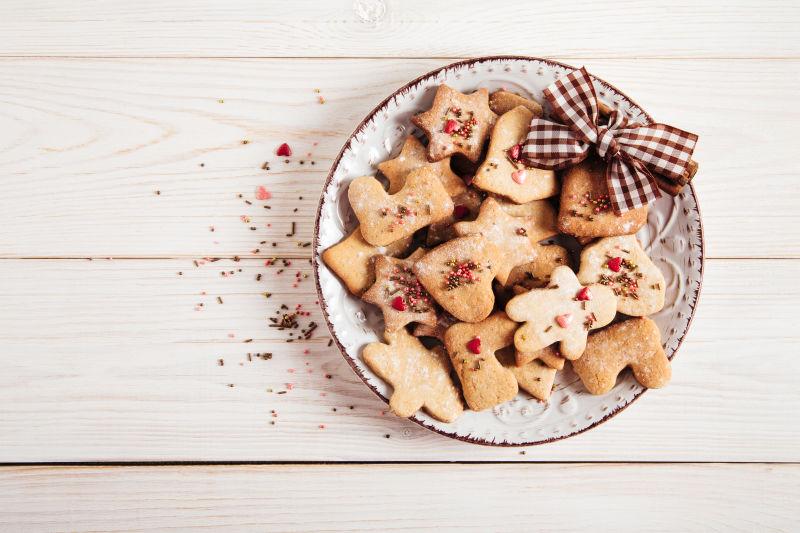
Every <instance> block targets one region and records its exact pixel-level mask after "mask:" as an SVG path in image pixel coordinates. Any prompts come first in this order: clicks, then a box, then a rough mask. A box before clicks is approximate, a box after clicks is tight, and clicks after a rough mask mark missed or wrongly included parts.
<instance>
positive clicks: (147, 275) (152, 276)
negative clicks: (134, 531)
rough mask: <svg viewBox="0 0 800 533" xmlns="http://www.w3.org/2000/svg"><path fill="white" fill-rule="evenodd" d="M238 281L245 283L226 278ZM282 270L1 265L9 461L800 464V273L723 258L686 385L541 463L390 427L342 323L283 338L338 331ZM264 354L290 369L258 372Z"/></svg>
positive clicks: (0, 396)
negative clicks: (290, 325) (279, 311)
mask: <svg viewBox="0 0 800 533" xmlns="http://www.w3.org/2000/svg"><path fill="white" fill-rule="evenodd" d="M223 268H224V269H226V270H227V269H229V268H242V270H243V272H241V273H238V272H237V273H236V274H235V275H234V276H233V277H222V276H220V275H219V273H218V272H219V271H220V270H221V269H223ZM277 269H278V267H271V268H268V269H267V268H265V267H263V266H262V265H261V261H256V260H243V261H241V262H240V263H233V262H232V261H227V260H223V261H220V262H217V263H213V264H211V265H203V266H201V267H199V268H195V267H194V266H193V265H192V263H191V262H190V261H189V260H177V259H176V260H113V261H97V260H95V261H86V260H2V261H0V280H2V287H3V290H2V297H0V302H2V304H1V305H0V346H1V347H2V349H0V369H1V370H0V462H3V461H7V462H9V461H102V460H112V461H113V460H125V461H145V460H219V461H226V460H237V461H238V460H265V461H298V460H303V461H307V460H313V461H316V460H319V461H333V460H349V461H364V460H379V461H385V460H389V461H391V460H403V461H406V460H446V461H450V460H611V461H629V460H647V461H798V460H800V454H798V447H797V442H798V439H799V438H800V421H798V417H796V416H795V410H796V406H797V405H798V400H800V393H799V392H798V389H797V387H796V386H795V383H794V380H793V379H792V378H790V376H794V375H796V374H797V373H798V372H800V360H798V358H797V346H798V343H800V334H799V333H798V330H797V328H792V327H791V326H790V324H791V320H792V317H793V316H795V314H796V309H797V301H798V298H800V289H798V286H797V283H796V280H797V279H798V275H800V261H795V260H783V261H778V260H758V261H755V260H750V261H748V260H709V261H708V263H707V268H706V279H705V282H704V287H703V293H702V295H701V298H700V306H699V309H698V312H697V316H696V318H695V322H694V324H693V325H692V329H691V331H690V333H689V335H688V337H687V339H686V341H685V343H684V345H683V347H682V348H681V352H680V353H679V355H678V357H677V358H676V360H675V363H674V376H673V382H672V383H671V384H670V385H669V386H668V387H667V388H666V389H663V390H659V391H650V392H648V393H647V394H646V395H645V396H644V397H643V398H642V399H641V400H639V401H638V402H637V404H636V405H634V406H632V407H631V408H629V409H628V410H626V411H625V412H624V413H622V414H620V415H619V416H617V417H615V418H614V419H613V420H611V421H609V422H607V423H605V424H603V425H602V426H600V427H598V428H596V429H593V430H592V431H589V432H587V433H585V434H583V435H580V436H578V437H575V438H571V439H567V440H566V441H562V442H559V443H555V444H551V445H547V446H540V447H535V448H530V449H528V450H527V454H526V455H520V450H519V449H516V448H511V449H503V448H486V447H481V446H476V445H470V444H465V443H460V442H456V441H452V440H450V439H447V438H444V437H441V436H439V435H436V434H433V433H431V432H429V431H427V430H425V429H423V428H420V427H419V426H417V425H416V424H413V423H411V422H409V421H407V420H403V419H398V418H396V417H394V416H392V415H390V414H383V411H384V409H385V408H386V406H385V404H383V403H382V402H381V401H380V400H379V399H378V398H376V397H375V396H374V395H373V394H372V393H371V392H370V391H369V390H368V389H367V387H366V386H364V385H363V384H362V383H361V381H360V380H359V379H358V378H357V377H356V376H355V374H354V373H353V372H352V371H351V370H350V367H349V366H348V365H347V364H346V362H345V361H344V359H343V358H342V357H341V355H340V354H339V353H338V352H337V350H336V348H335V347H328V346H327V341H328V337H327V331H326V330H325V328H324V326H322V327H321V328H320V329H319V330H317V331H316V333H315V335H314V338H313V339H312V340H310V341H308V342H302V343H290V344H287V343H286V342H285V339H286V337H285V336H284V335H283V332H278V331H276V330H274V329H271V328H268V327H266V320H265V317H266V316H269V315H271V314H272V313H274V312H275V310H276V308H278V306H279V305H280V304H281V303H284V302H285V303H288V304H290V305H295V304H296V303H301V304H302V305H303V306H304V308H308V309H311V310H312V316H311V317H308V320H315V321H317V322H321V318H320V315H319V312H318V311H317V309H315V308H314V301H315V298H316V296H315V295H314V292H313V285H312V280H311V279H310V278H309V279H306V280H304V281H302V282H301V286H300V287H298V288H297V289H293V288H292V287H291V284H292V281H291V279H292V276H293V275H294V272H295V271H297V270H299V271H300V272H301V276H302V273H308V272H309V266H308V263H307V262H304V261H295V263H293V264H292V265H291V269H287V271H286V272H284V273H283V274H280V275H277V274H276V272H277ZM178 271H182V272H184V275H183V276H178V275H177V272H178ZM257 273H262V275H263V277H262V281H260V282H257V281H256V280H255V275H256V274H257ZM201 291H206V292H207V294H206V295H201V294H200V292H201ZM263 291H270V292H272V293H273V296H272V297H271V298H270V299H266V298H264V296H263V294H262V293H263ZM217 295H220V296H222V298H223V302H224V303H223V304H222V305H220V304H218V303H217V302H216V296H217ZM201 301H202V302H204V303H205V306H204V310H202V311H195V310H194V309H195V305H196V304H197V303H198V302H201ZM229 333H232V334H234V337H232V338H231V337H229V336H228V334H229ZM249 338H252V339H254V340H253V342H252V343H243V341H244V340H246V339H249ZM305 350H308V351H309V352H308V353H307V354H306V353H304V351H305ZM247 352H251V353H252V352H272V353H273V354H274V355H273V358H272V359H271V360H261V359H255V360H253V361H248V360H247V356H246V354H247ZM220 358H222V359H223V360H224V366H219V364H218V359H220ZM290 369H293V371H290ZM326 374H328V375H330V376H331V378H330V379H328V378H326V377H325V376H326ZM287 383H291V384H292V385H293V388H292V389H291V390H288V392H287V393H286V394H278V393H279V392H280V391H285V390H287V385H286V384H287ZM229 384H233V385H234V387H232V388H231V387H229V386H228V385H229ZM270 391H271V392H270ZM350 406H352V407H353V408H352V409H351V408H350ZM334 409H336V411H334ZM272 410H276V411H277V417H273V416H272V412H271V411H272ZM273 421H274V422H276V424H275V425H272V424H271V422H273ZM320 424H324V426H325V427H324V428H320V427H319V426H320ZM385 435H389V436H390V438H388V439H387V438H386V437H385ZM0 492H2V491H0Z"/></svg>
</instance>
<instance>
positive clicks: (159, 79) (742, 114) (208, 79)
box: [0, 4, 800, 257]
mask: <svg viewBox="0 0 800 533" xmlns="http://www.w3.org/2000/svg"><path fill="white" fill-rule="evenodd" d="M133 5H134V4H131V6H133ZM131 9H135V8H134V7H131ZM2 18H3V17H0V20H2ZM597 27H598V29H599V28H604V26H603V25H602V24H598V26H597ZM603 31H605V29H603ZM567 33H569V34H570V35H573V33H574V32H567ZM446 62H447V61H445V60H403V61H398V60H370V61H364V60H163V59H162V60H66V59H61V60H53V59H5V60H0V175H2V176H3V199H2V202H1V203H2V209H0V256H3V257H15V256H16V257H18V256H33V257H37V256H48V257H63V256H67V257H70V256H96V257H105V256H114V257H120V256H158V257H172V256H216V255H226V256H233V255H237V254H238V255H245V254H248V253H250V252H251V251H252V250H253V249H255V248H256V247H257V243H258V242H259V241H261V240H268V241H269V242H272V241H276V242H278V246H277V247H276V248H275V249H274V250H271V252H272V251H275V252H277V253H281V254H284V255H287V254H292V255H298V254H299V255H305V256H307V255H308V253H309V251H310V250H309V249H306V250H301V249H298V248H297V242H298V241H308V240H310V238H311V231H312V226H313V214H314V207H315V204H316V201H317V197H318V194H319V190H320V188H321V185H322V183H323V181H324V177H325V175H326V173H327V170H328V167H329V165H330V164H331V161H332V159H333V158H334V157H335V155H336V154H337V153H338V151H339V149H340V147H341V145H342V144H343V143H344V141H345V139H346V138H347V136H348V135H349V134H350V132H351V131H352V129H353V128H354V127H355V125H356V124H357V123H358V122H359V121H360V119H361V118H362V117H363V116H364V115H366V114H367V113H368V112H369V111H370V110H371V108H372V107H373V106H374V105H375V104H376V103H377V102H379V101H380V100H382V99H383V98H384V97H385V96H387V95H388V94H390V93H391V92H392V91H393V90H395V89H396V88H397V87H399V86H401V85H402V84H404V83H405V82H406V81H408V80H410V79H413V78H414V77H416V76H418V75H420V74H422V73H424V72H426V71H428V70H430V69H433V68H435V67H438V66H441V65H442V64H445V63H446ZM586 64H587V66H588V68H589V69H590V70H592V71H593V72H595V73H596V74H597V75H599V76H601V77H604V78H606V79H608V80H610V81H612V82H614V83H616V84H617V85H618V86H620V87H622V88H624V90H626V91H627V92H628V93H629V94H630V95H632V97H633V98H635V99H636V100H637V101H639V102H640V103H641V104H642V105H643V106H644V107H645V108H646V109H648V110H649V111H650V112H651V113H652V114H653V115H654V116H655V117H657V118H660V119H662V120H664V121H666V122H670V123H673V124H676V125H680V126H681V127H684V128H686V129H689V130H691V131H696V132H698V133H699V134H700V135H701V141H700V144H699V146H698V150H697V159H698V160H699V161H700V162H701V171H700V174H699V175H698V177H697V179H696V182H697V189H698V194H699V198H700V204H701V207H702V210H703V214H704V218H703V220H704V224H705V229H706V240H707V254H706V255H707V256H708V257H800V246H798V243H800V214H798V213H800V211H798V209H797V208H796V206H797V205H798V204H799V203H800V189H798V187H796V182H797V178H798V165H797V158H796V156H795V154H794V150H793V148H792V147H793V145H792V143H791V142H790V140H791V139H793V138H794V135H795V129H796V127H795V126H796V124H797V123H798V122H799V121H800V110H798V106H797V105H796V93H797V91H796V86H797V83H798V81H800V79H799V78H800V76H798V74H800V61H788V60H787V61H731V60H708V61H687V60H641V59H631V60H627V59H626V60H591V61H587V62H586ZM765 87H768V88H769V90H768V97H762V96H756V95H764V94H765V93H764V91H765V89H764V88H765ZM315 88H319V89H320V90H321V93H320V94H322V95H323V96H324V97H325V98H326V100H327V103H326V104H325V105H320V104H318V103H317V100H316V99H317V94H316V93H315V92H314V89H315ZM220 98H222V99H224V103H219V102H218V99H220ZM242 140H249V141H250V143H249V144H246V145H243V144H242ZM284 141H286V142H289V143H290V144H291V145H292V146H293V147H294V149H295V152H296V153H297V154H307V153H309V152H311V153H312V155H311V156H304V155H301V156H300V157H296V158H293V159H292V161H291V162H290V163H289V164H285V163H283V162H282V160H280V159H278V158H277V157H276V156H275V155H274V150H275V149H276V147H277V146H278V145H279V144H280V143H282V142H284ZM315 143H318V144H315ZM301 157H302V159H303V160H304V161H305V164H304V165H300V164H299V160H300V159H301ZM267 160H270V161H271V162H272V165H271V170H270V171H269V172H264V171H263V170H261V169H260V168H259V167H260V166H261V164H262V163H263V162H265V161H267ZM310 160H313V161H314V162H315V164H314V165H313V166H312V165H311V164H310ZM201 164H204V165H205V166H203V167H201V166H200V165H201ZM260 184H264V185H266V186H267V187H268V188H269V189H270V190H271V191H272V192H273V193H274V200H273V201H272V202H271V204H272V206H273V209H272V210H270V211H267V210H264V209H262V208H261V207H259V206H247V205H245V204H244V199H252V195H253V191H254V189H255V187H256V186H257V185H260ZM156 190H160V191H161V195H160V196H156V194H155V191H156ZM238 193H242V194H244V195H245V198H244V199H239V198H237V196H236V195H237V194H238ZM301 196H302V197H303V200H302V201H301V200H298V198H299V197H301ZM294 209H298V212H297V213H295V212H294V211H293V210H294ZM243 214H247V215H252V216H253V224H252V225H255V226H256V227H257V228H258V231H257V232H251V231H249V230H248V227H249V226H250V225H251V224H244V223H242V221H241V220H240V216H241V215H243ZM292 220H296V221H297V223H298V226H297V227H298V234H297V238H296V239H295V238H288V239H287V238H286V237H285V235H286V233H287V231H288V229H289V224H290V221H292ZM268 223H271V224H272V227H271V228H267V227H266V224H268ZM212 225H213V226H215V227H216V228H217V231H216V232H215V233H211V232H210V231H209V227H210V226H212ZM262 255H263V254H262Z"/></svg>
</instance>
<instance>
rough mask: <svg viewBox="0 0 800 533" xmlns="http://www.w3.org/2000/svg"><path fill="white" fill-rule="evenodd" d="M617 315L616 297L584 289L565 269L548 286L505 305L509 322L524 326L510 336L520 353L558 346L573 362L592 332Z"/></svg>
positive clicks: (558, 270) (608, 291)
mask: <svg viewBox="0 0 800 533" xmlns="http://www.w3.org/2000/svg"><path fill="white" fill-rule="evenodd" d="M616 312H617V297H616V296H614V293H613V291H612V290H611V289H609V288H608V287H604V286H603V285H589V286H586V287H584V286H583V285H581V284H580V282H579V281H578V278H577V277H576V276H575V273H574V272H573V271H572V269H571V268H569V267H568V266H560V267H558V268H556V269H555V270H554V271H553V273H552V275H551V276H550V285H548V286H547V287H545V288H543V289H532V290H531V291H529V292H526V293H524V294H520V295H519V296H515V297H514V298H512V299H511V301H509V302H508V304H506V313H508V316H509V317H510V318H511V319H512V320H516V321H517V322H525V324H523V325H522V326H521V327H520V328H519V329H518V330H517V332H516V334H515V335H514V345H515V346H516V347H517V350H519V351H521V352H535V351H536V350H540V349H542V348H544V347H545V346H550V345H551V344H553V343H554V342H560V345H559V352H560V353H561V355H563V356H564V357H566V358H567V359H577V358H578V357H580V356H581V354H582V353H583V350H584V348H586V336H587V335H588V333H589V331H590V330H592V329H597V328H600V327H602V326H605V325H606V324H608V323H609V322H611V320H613V319H614V315H615V314H616Z"/></svg>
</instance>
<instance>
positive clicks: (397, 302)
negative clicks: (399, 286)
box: [392, 296, 406, 311]
mask: <svg viewBox="0 0 800 533" xmlns="http://www.w3.org/2000/svg"><path fill="white" fill-rule="evenodd" d="M392 308H394V309H397V310H398V311H405V310H406V303H405V302H404V301H403V297H402V296H397V297H395V299H394V300H392Z"/></svg>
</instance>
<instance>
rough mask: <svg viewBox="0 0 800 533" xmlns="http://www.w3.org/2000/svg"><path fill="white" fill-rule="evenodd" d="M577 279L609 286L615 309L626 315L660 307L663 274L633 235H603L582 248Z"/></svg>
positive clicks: (663, 293)
mask: <svg viewBox="0 0 800 533" xmlns="http://www.w3.org/2000/svg"><path fill="white" fill-rule="evenodd" d="M578 279H579V280H580V282H581V283H583V284H589V283H600V284H602V285H605V286H607V287H609V288H611V290H613V291H614V294H616V296H617V311H619V312H620V313H625V314H626V315H631V316H645V315H651V314H653V313H657V312H658V311H660V310H661V308H662V307H664V295H665V293H666V290H667V287H666V285H667V284H666V282H665V281H664V274H662V273H661V270H659V268H658V267H657V266H656V265H655V263H653V262H652V261H651V260H650V258H649V257H648V256H647V253H646V252H645V251H644V250H643V249H642V247H641V245H639V241H638V240H637V239H636V237H635V236H634V235H622V236H620V237H606V238H604V239H600V240H599V241H597V242H596V243H594V244H591V245H589V246H587V247H586V248H584V249H583V251H582V252H581V268H580V270H579V271H578Z"/></svg>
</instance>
